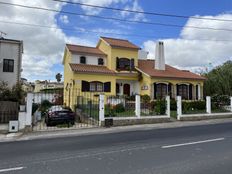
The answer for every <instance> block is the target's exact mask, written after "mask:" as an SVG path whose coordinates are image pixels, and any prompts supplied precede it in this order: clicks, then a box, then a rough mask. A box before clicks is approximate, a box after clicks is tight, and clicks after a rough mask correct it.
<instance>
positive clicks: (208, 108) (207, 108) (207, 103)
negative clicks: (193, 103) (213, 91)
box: [206, 96, 211, 114]
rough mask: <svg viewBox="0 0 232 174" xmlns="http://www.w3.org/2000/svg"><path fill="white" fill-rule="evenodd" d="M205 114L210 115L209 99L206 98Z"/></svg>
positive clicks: (208, 97)
mask: <svg viewBox="0 0 232 174" xmlns="http://www.w3.org/2000/svg"><path fill="white" fill-rule="evenodd" d="M206 113H208V114H211V97H210V96H206Z"/></svg>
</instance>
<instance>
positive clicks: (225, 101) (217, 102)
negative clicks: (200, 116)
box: [211, 95, 230, 110]
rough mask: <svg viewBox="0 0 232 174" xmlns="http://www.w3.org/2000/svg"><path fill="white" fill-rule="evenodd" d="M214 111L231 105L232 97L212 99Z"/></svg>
mask: <svg viewBox="0 0 232 174" xmlns="http://www.w3.org/2000/svg"><path fill="white" fill-rule="evenodd" d="M211 103H212V110H215V109H221V108H222V106H226V105H230V96H228V95H214V96H212V97H211Z"/></svg>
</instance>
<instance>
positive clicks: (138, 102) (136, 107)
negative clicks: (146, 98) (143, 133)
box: [135, 94, 140, 118]
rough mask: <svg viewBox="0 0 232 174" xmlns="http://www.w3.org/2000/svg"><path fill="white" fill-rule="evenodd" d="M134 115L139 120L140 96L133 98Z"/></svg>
mask: <svg viewBox="0 0 232 174" xmlns="http://www.w3.org/2000/svg"><path fill="white" fill-rule="evenodd" d="M135 115H136V117H138V118H140V95H138V94H137V95H136V96H135Z"/></svg>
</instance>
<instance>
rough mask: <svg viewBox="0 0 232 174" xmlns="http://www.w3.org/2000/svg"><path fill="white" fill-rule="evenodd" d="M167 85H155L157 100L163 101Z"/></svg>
mask: <svg viewBox="0 0 232 174" xmlns="http://www.w3.org/2000/svg"><path fill="white" fill-rule="evenodd" d="M167 92H168V85H167V84H164V83H158V84H156V97H157V98H158V99H163V98H165V96H166V95H167Z"/></svg>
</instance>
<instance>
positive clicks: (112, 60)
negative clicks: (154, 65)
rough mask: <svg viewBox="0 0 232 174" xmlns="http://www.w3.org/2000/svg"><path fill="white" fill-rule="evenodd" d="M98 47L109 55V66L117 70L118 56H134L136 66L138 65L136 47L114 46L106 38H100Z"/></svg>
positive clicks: (130, 57) (129, 57)
mask: <svg viewBox="0 0 232 174" xmlns="http://www.w3.org/2000/svg"><path fill="white" fill-rule="evenodd" d="M98 49H100V50H101V51H102V52H104V53H105V54H106V55H107V67H108V68H109V69H112V70H116V57H119V58H120V57H124V58H128V59H132V58H133V59H134V60H135V66H138V50H136V49H134V50H133V49H123V48H112V47H111V46H110V45H109V44H107V43H106V42H105V41H104V40H100V42H99V44H98Z"/></svg>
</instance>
